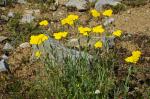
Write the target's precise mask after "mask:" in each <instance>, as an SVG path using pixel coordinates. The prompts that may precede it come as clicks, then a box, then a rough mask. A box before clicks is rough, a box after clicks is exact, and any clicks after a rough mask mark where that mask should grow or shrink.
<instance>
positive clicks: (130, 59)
mask: <svg viewBox="0 0 150 99" xmlns="http://www.w3.org/2000/svg"><path fill="white" fill-rule="evenodd" d="M140 57H141V52H140V51H133V52H132V56H129V57H127V58H125V61H126V62H128V63H134V64H136V63H137V62H138V61H139V59H140Z"/></svg>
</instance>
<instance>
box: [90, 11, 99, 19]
mask: <svg viewBox="0 0 150 99" xmlns="http://www.w3.org/2000/svg"><path fill="white" fill-rule="evenodd" d="M90 12H91V14H92V16H93V17H99V16H100V13H99V12H98V11H97V10H95V9H94V10H91V11H90Z"/></svg>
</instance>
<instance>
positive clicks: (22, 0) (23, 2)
mask: <svg viewBox="0 0 150 99" xmlns="http://www.w3.org/2000/svg"><path fill="white" fill-rule="evenodd" d="M17 2H18V3H20V4H26V3H27V1H26V0H18V1H17Z"/></svg>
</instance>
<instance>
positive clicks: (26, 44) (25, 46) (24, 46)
mask: <svg viewBox="0 0 150 99" xmlns="http://www.w3.org/2000/svg"><path fill="white" fill-rule="evenodd" d="M19 47H20V48H28V47H31V46H30V44H29V43H28V42H25V43H22V44H20V45H19Z"/></svg>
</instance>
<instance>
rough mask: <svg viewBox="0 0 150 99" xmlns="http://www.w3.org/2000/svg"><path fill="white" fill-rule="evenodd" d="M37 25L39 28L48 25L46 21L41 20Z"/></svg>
mask: <svg viewBox="0 0 150 99" xmlns="http://www.w3.org/2000/svg"><path fill="white" fill-rule="evenodd" d="M39 25H41V26H47V25H48V21H47V20H43V21H41V22H40V23H39Z"/></svg>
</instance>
